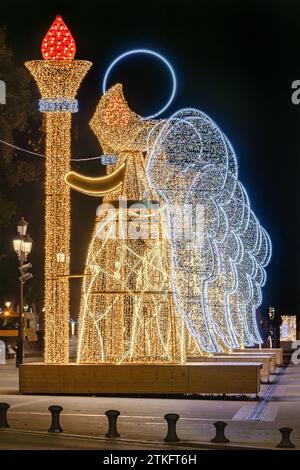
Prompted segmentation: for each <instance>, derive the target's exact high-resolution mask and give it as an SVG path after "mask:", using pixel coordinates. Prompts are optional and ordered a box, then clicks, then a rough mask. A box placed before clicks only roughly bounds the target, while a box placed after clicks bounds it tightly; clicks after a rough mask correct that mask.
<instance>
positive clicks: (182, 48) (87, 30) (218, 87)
mask: <svg viewBox="0 0 300 470" xmlns="http://www.w3.org/2000/svg"><path fill="white" fill-rule="evenodd" d="M56 14H60V15H62V17H63V19H64V20H65V22H66V24H67V25H68V27H69V28H70V30H71V32H72V34H73V36H74V38H75V41H76V45H77V54H76V58H77V59H86V60H91V61H92V62H93V64H94V65H93V67H92V69H91V71H90V72H89V73H88V76H87V77H86V79H85V80H84V81H83V83H82V86H81V88H80V91H79V94H78V100H79V105H80V112H79V113H78V115H76V116H75V118H74V126H73V148H72V153H73V156H74V157H79V156H82V155H87V156H89V155H98V154H101V150H100V148H99V144H98V142H97V139H96V138H95V137H94V136H93V134H92V131H91V130H90V128H89V126H88V122H89V120H90V118H91V116H92V114H93V112H94V110H95V107H96V105H97V102H98V100H99V98H100V95H101V83H102V78H103V75H104V73H105V70H106V68H107V66H108V65H109V63H110V62H111V61H112V60H113V59H114V58H115V57H116V56H117V55H118V54H120V53H122V52H124V51H126V50H128V49H132V48H152V49H154V50H156V51H158V52H160V53H162V54H164V55H165V56H166V57H167V58H168V59H169V60H170V62H171V63H172V64H173V66H174V68H175V69H176V74H177V79H178V91H177V95H176V97H175V100H174V102H173V104H172V106H171V108H169V109H168V111H167V112H166V113H165V114H164V115H163V117H168V116H169V115H170V114H171V113H172V112H174V111H175V110H177V109H179V108H182V107H188V106H190V107H196V108H199V109H201V110H203V111H205V112H206V113H207V114H209V116H210V117H211V118H213V119H214V120H215V121H216V122H217V124H218V125H219V127H220V128H221V129H222V130H223V131H224V133H225V134H226V135H227V137H228V138H229V140H230V141H231V143H232V145H233V147H234V149H235V151H236V154H237V157H238V161H239V177H240V180H241V182H242V183H243V184H244V186H245V187H246V189H247V191H248V194H249V197H250V201H251V203H252V208H253V210H254V212H255V214H256V215H257V216H258V218H259V220H260V222H261V224H262V225H263V226H264V227H265V228H266V230H267V231H268V233H269V234H270V236H271V239H272V242H273V257H272V261H271V263H270V265H269V266H268V268H267V273H268V281H267V284H266V286H265V288H264V289H263V295H264V300H263V305H262V310H264V311H267V309H268V307H269V305H273V306H274V307H275V309H276V311H277V313H278V314H283V313H285V314H294V313H297V314H298V315H299V314H300V295H299V287H298V286H299V285H300V269H299V264H300V249H299V228H300V207H299V202H300V197H299V194H300V191H299V187H300V183H299V174H300V173H299V170H300V165H299V161H300V105H299V106H295V105H293V104H292V102H291V94H292V90H291V84H292V82H293V81H294V80H297V79H299V80H300V57H299V45H298V44H299V34H300V3H299V2H297V1H289V0H287V1H284V0H281V1H276V0H269V1H263V0H260V1H255V0H252V1H243V2H241V1H231V0H227V1H215V0H198V1H196V0H193V1H191V0H184V1H180V2H176V1H174V0H173V1H163V0H160V1H157V0H151V1H147V2H146V1H143V0H140V1H139V2H133V1H131V0H122V1H116V0H110V1H102V0H99V1H98V2H91V1H89V0H85V1H74V0H73V1H53V0H51V1H48V2H46V1H44V2H40V1H29V0H27V1H24V2H21V1H14V0H10V1H9V2H8V1H7V2H5V4H2V5H1V9H0V24H2V25H7V30H8V37H9V43H10V44H11V46H12V47H13V49H14V51H15V53H16V56H17V59H18V61H20V63H21V62H24V61H25V60H29V59H40V58H41V53H40V45H41V42H42V39H43V37H44V35H45V34H46V32H47V31H48V29H49V27H50V25H51V23H52V22H53V20H54V18H55V16H56ZM168 78H169V77H168V74H167V72H166V71H165V70H164V68H163V67H162V66H161V65H160V64H158V63H157V62H156V61H154V60H152V59H150V58H149V57H147V56H139V57H136V58H135V59H134V58H132V59H130V60H128V62H126V63H125V62H124V63H122V64H121V65H120V66H119V67H118V68H117V69H116V70H115V72H114V73H113V74H112V81H111V84H112V83H113V81H117V80H118V81H121V82H123V83H124V90H125V95H126V97H127V99H128V101H129V104H130V106H131V107H132V109H134V110H135V111H136V112H138V113H140V114H144V115H146V114H147V113H151V112H152V111H155V110H156V109H157V108H159V107H160V106H161V103H162V102H163V100H165V97H166V94H167V93H168V91H169V80H168ZM35 92H36V100H38V92H37V90H36V88H35ZM0 134H1V130H0ZM36 136H37V131H36ZM37 137H38V136H37ZM0 138H1V135H0ZM22 158H26V159H31V158H34V157H29V156H28V157H22ZM37 165H40V166H41V168H42V167H43V162H42V161H39V160H37ZM73 169H75V170H77V171H80V172H82V173H86V174H89V175H100V174H101V173H103V171H104V170H103V167H101V165H100V162H98V161H96V162H94V163H88V164H80V165H79V164H74V165H73ZM42 179H43V178H41V182H40V183H35V184H32V185H29V186H28V185H27V186H26V188H22V189H21V190H20V191H19V193H18V195H17V197H18V200H19V206H18V208H19V214H18V216H20V215H25V217H26V218H27V219H28V220H29V221H30V225H31V229H30V232H31V235H32V237H33V238H34V240H35V244H34V251H33V255H32V260H33V265H34V268H33V271H34V274H35V281H34V282H35V284H34V286H36V288H38V289H42V285H43V278H42V264H41V263H42V257H43V249H42V244H43V205H42V202H43V201H42V199H43V192H42V190H41V188H42V184H43V181H42ZM98 204H99V201H98V200H97V199H96V198H91V197H88V196H84V195H82V194H79V193H77V194H75V193H73V194H72V272H73V273H81V272H82V271H83V266H84V260H85V257H86V252H87V246H88V241H89V238H90V234H91V230H92V227H93V224H94V219H95V211H96V208H97V205H98ZM14 230H15V228H14V225H12V226H11V227H9V228H8V230H6V231H5V232H3V234H2V235H0V236H2V237H4V238H5V237H7V249H8V247H9V243H8V241H9V239H10V237H11V236H12V234H13V233H14ZM79 294H80V282H78V281H74V284H73V287H72V313H73V314H75V315H76V314H77V311H78V302H79Z"/></svg>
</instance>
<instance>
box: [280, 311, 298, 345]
mask: <svg viewBox="0 0 300 470" xmlns="http://www.w3.org/2000/svg"><path fill="white" fill-rule="evenodd" d="M281 321H282V323H281V325H280V341H296V339H297V320H296V315H281Z"/></svg>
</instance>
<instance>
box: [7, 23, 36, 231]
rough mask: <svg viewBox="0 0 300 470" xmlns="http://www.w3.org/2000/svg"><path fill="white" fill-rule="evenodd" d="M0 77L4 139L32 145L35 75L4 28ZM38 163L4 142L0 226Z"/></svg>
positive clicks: (14, 206)
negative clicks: (18, 56) (3, 86)
mask: <svg viewBox="0 0 300 470" xmlns="http://www.w3.org/2000/svg"><path fill="white" fill-rule="evenodd" d="M0 79H1V80H3V81H4V82H5V84H6V104H0V139H2V140H4V141H6V142H9V143H12V144H14V145H19V146H27V147H28V146H30V145H31V140H32V137H31V132H30V123H31V122H32V120H34V118H35V109H34V103H33V99H32V92H31V86H30V83H31V77H30V74H29V72H28V71H27V70H26V68H25V67H24V64H22V63H18V61H17V59H16V57H15V54H14V53H13V50H12V48H11V47H10V46H9V45H8V42H7V35H6V29H5V28H4V27H0ZM37 175H38V173H37V165H36V164H35V162H34V161H29V160H28V157H26V156H24V155H22V154H21V153H20V152H18V151H17V150H16V149H14V148H11V147H8V146H6V145H4V144H2V143H1V142H0V227H5V226H7V225H8V224H9V222H10V221H11V219H12V217H13V216H14V215H15V214H16V197H15V196H16V193H17V191H16V189H17V187H18V186H21V185H23V184H24V183H29V182H31V181H34V180H35V179H36V178H37Z"/></svg>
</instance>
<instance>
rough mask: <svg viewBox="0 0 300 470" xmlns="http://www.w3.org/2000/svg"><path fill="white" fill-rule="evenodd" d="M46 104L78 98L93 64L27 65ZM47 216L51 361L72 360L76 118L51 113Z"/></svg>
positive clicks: (47, 337)
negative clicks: (69, 177)
mask: <svg viewBox="0 0 300 470" xmlns="http://www.w3.org/2000/svg"><path fill="white" fill-rule="evenodd" d="M25 65H26V67H27V68H28V69H29V70H30V72H31V73H32V75H33V76H34V78H35V80H36V82H37V85H38V87H39V90H40V92H41V95H42V99H44V100H48V99H49V100H61V99H62V100H66V101H67V100H71V99H74V97H75V95H76V92H77V90H78V88H79V86H80V83H81V81H82V79H83V78H84V76H85V75H86V73H87V71H88V70H89V68H90V66H91V63H90V62H86V61H77V60H70V61H56V60H49V61H47V60H36V61H30V62H26V64H25ZM44 120H45V135H46V182H45V191H46V212H45V362H46V363H48V364H66V363H68V361H69V278H68V276H69V272H70V267H69V264H70V188H69V187H68V186H67V185H66V184H65V180H64V176H65V175H66V174H67V173H68V172H70V158H71V113H70V112H63V111H53V112H46V113H45V114H44Z"/></svg>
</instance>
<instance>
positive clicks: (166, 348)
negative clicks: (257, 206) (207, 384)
mask: <svg viewBox="0 0 300 470" xmlns="http://www.w3.org/2000/svg"><path fill="white" fill-rule="evenodd" d="M91 127H92V129H93V131H94V132H95V134H96V136H97V137H98V139H99V142H100V143H101V146H102V149H103V151H104V153H105V154H106V155H107V158H108V159H109V158H112V157H108V156H111V155H113V156H114V158H112V160H109V162H110V164H109V165H108V175H107V176H106V177H100V178H86V177H83V176H81V175H78V174H76V173H70V174H68V176H67V179H66V181H67V183H68V184H70V185H71V186H72V187H73V188H75V189H78V190H80V191H83V192H85V193H87V194H92V195H94V196H104V199H103V204H102V205H101V206H100V209H99V211H98V216H97V220H96V225H95V230H94V233H93V236H92V240H91V243H90V246H89V251H88V256H87V263H86V269H85V277H84V281H83V289H82V301H81V311H80V318H79V342H78V343H79V344H78V362H80V363H102V362H114V363H121V362H184V360H185V358H186V355H193V354H195V355H199V353H202V354H207V353H213V352H218V351H229V350H232V349H235V348H236V349H237V348H240V347H244V346H250V345H253V344H257V343H260V342H261V339H260V335H259V331H258V328H257V324H256V309H257V307H258V306H259V305H260V303H261V298H262V296H261V288H262V286H263V285H264V283H265V280H266V274H265V267H266V265H267V264H268V262H269V260H270V256H271V243H270V239H269V237H268V235H267V233H266V232H265V230H264V229H263V228H262V227H261V226H260V224H259V222H258V220H257V218H256V217H255V215H254V213H253V212H252V210H251V208H250V204H249V200H248V196H247V193H246V191H245V189H244V188H243V186H242V184H241V183H240V182H239V180H238V168H237V160H236V156H235V153H234V151H233V149H232V147H231V145H230V143H229V141H228V140H227V138H226V137H225V136H224V134H223V133H222V131H221V130H220V129H219V128H218V126H217V125H216V124H215V123H214V122H213V121H212V120H211V119H210V118H209V117H208V116H207V115H206V114H204V113H202V112H200V111H198V110H194V109H184V110H181V111H178V112H177V113H175V114H174V115H173V116H172V117H171V118H169V119H168V120H165V121H157V120H147V119H146V120H143V119H141V118H140V117H139V116H138V115H136V114H135V113H133V112H132V111H131V110H130V109H129V107H128V105H127V103H126V101H125V99H124V96H123V93H122V87H121V85H115V86H114V87H112V88H111V89H110V90H109V91H108V92H107V93H106V94H104V95H103V97H102V98H101V100H100V103H99V105H98V107H97V110H96V113H95V115H94V117H93V119H92V121H91ZM123 199H126V200H127V204H131V206H130V208H129V207H127V208H123V207H122V201H123ZM133 202H134V203H135V204H136V203H138V204H140V206H139V207H136V206H134V207H133V206H132V203H133ZM107 204H109V205H107ZM182 216H183V218H185V220H187V221H188V228H189V230H188V233H186V232H185V231H183V230H182V224H181V222H182ZM129 222H130V224H132V223H133V224H134V223H136V224H137V225H136V227H138V229H137V230H136V232H135V235H136V233H140V232H144V231H145V228H147V230H148V229H149V223H150V224H151V230H152V232H151V233H152V234H153V230H154V232H155V233H156V236H155V237H152V236H151V233H150V232H149V230H148V232H147V230H146V234H147V235H146V237H145V236H144V235H143V236H141V237H140V238H139V237H132V236H128V223H129ZM124 224H125V226H126V227H127V228H126V230H127V232H126V236H124V231H123V228H124V227H123V226H124ZM133 226H135V225H133ZM184 228H186V227H184ZM157 234H158V235H157ZM131 235H132V233H131Z"/></svg>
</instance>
